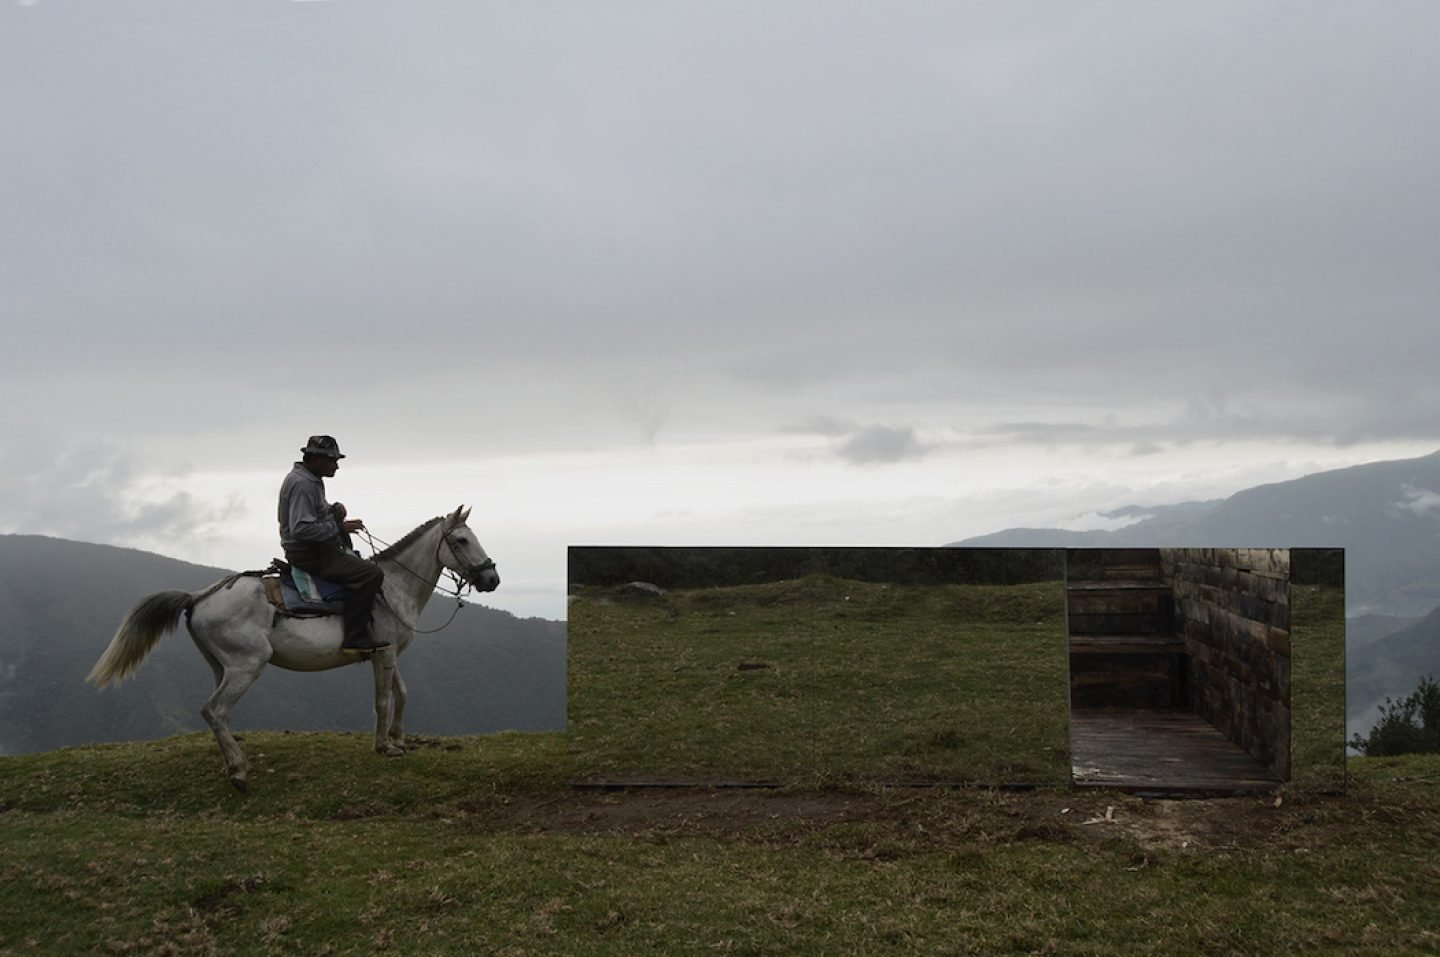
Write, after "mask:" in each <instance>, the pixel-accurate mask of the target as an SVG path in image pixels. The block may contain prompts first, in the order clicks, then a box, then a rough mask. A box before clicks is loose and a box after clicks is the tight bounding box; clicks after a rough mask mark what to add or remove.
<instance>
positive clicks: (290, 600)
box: [260, 558, 345, 618]
mask: <svg viewBox="0 0 1440 957" xmlns="http://www.w3.org/2000/svg"><path fill="white" fill-rule="evenodd" d="M270 572H273V574H269V573H267V574H265V575H264V576H262V577H261V579H260V582H261V584H262V585H264V586H265V597H266V598H268V599H269V600H270V604H272V605H274V606H275V607H276V608H277V609H279V610H280V611H281V612H283V613H284V614H287V615H292V616H294V617H297V618H313V617H317V616H320V615H338V614H340V613H341V612H342V611H344V610H345V602H344V598H345V588H344V587H343V586H341V585H337V584H335V583H334V582H329V581H326V580H325V579H323V578H316V577H315V576H314V575H311V574H309V573H307V572H305V571H304V570H303V569H299V568H296V567H295V566H293V565H291V564H290V563H289V562H286V561H282V560H281V559H278V558H277V559H275V560H274V561H272V562H271V563H270Z"/></svg>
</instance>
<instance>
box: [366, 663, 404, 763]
mask: <svg viewBox="0 0 1440 957" xmlns="http://www.w3.org/2000/svg"><path fill="white" fill-rule="evenodd" d="M370 663H371V664H372V665H373V666H374V669H375V750H376V751H378V752H379V753H381V754H383V755H385V756H387V757H392V758H397V757H399V756H400V755H402V754H404V753H405V749H404V748H402V747H400V746H398V745H396V744H394V743H392V742H391V741H390V740H389V735H390V714H391V709H392V708H393V706H394V703H395V694H394V688H395V646H394V645H391V646H390V647H389V648H385V649H383V650H381V651H378V652H376V653H375V655H374V657H372V658H371V659H370Z"/></svg>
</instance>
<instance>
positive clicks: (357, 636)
mask: <svg viewBox="0 0 1440 957" xmlns="http://www.w3.org/2000/svg"><path fill="white" fill-rule="evenodd" d="M285 560H286V561H288V562H289V563H290V564H292V565H295V566H297V567H298V568H300V569H301V570H302V571H306V572H309V573H310V574H311V575H314V576H315V577H317V578H323V579H325V580H326V581H332V582H334V583H335V584H337V585H342V586H344V588H345V611H344V615H343V617H344V620H345V644H347V645H355V644H364V643H365V635H366V631H367V629H368V628H369V627H370V615H371V612H372V611H373V610H374V608H375V598H376V596H378V595H379V594H380V585H381V584H382V583H383V582H384V581H385V573H384V572H383V571H381V570H380V567H379V566H378V565H375V564H374V563H372V562H367V561H366V560H365V559H363V558H360V557H359V556H358V555H352V554H350V553H349V552H346V551H343V550H341V549H340V548H339V547H338V546H335V545H311V544H308V543H307V544H301V545H289V546H286V548H285Z"/></svg>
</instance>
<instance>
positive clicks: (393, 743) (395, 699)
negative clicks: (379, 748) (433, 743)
mask: <svg viewBox="0 0 1440 957" xmlns="http://www.w3.org/2000/svg"><path fill="white" fill-rule="evenodd" d="M391 674H392V676H393V680H394V683H393V684H392V685H391V687H390V733H389V735H388V738H387V740H388V742H389V746H390V747H393V748H399V749H400V750H401V751H402V752H403V751H404V750H405V728H404V724H405V680H404V679H403V678H401V677H400V666H399V665H398V664H397V665H396V666H395V669H394V671H393V672H391Z"/></svg>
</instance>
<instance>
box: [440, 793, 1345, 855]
mask: <svg viewBox="0 0 1440 957" xmlns="http://www.w3.org/2000/svg"><path fill="white" fill-rule="evenodd" d="M1315 800H1316V799H1311V801H1310V802H1309V806H1307V807H1306V808H1300V807H1296V806H1294V805H1292V804H1290V803H1287V802H1285V801H1284V800H1279V801H1278V802H1277V799H1276V798H1274V797H1267V798H1253V797H1252V798H1215V799H1194V800H1160V799H1150V798H1139V797H1131V796H1127V795H1120V794H1115V793H1110V792H1098V793H1077V792H1074V791H1043V790H1042V791H1030V792H1001V791H981V790H973V789H961V790H957V789H948V788H914V789H889V790H883V791H874V792H860V793H846V792H832V791H819V792H807V791H785V790H773V791H772V790H763V789H739V788H733V789H732V788H704V787H695V788H688V787H687V788H639V789H632V790H617V791H594V790H572V791H565V792H558V793H549V794H543V795H498V796H495V797H492V798H486V799H483V800H477V801H466V802H461V803H460V804H459V805H457V806H456V811H457V812H458V813H457V820H458V822H459V823H461V824H462V825H463V826H466V827H471V828H475V829H477V830H482V831H517V830H518V831H523V832H532V833H563V834H585V835H652V836H709V837H722V838H727V839H733V840H744V841H753V842H760V843H767V844H769V843H795V842H806V841H812V840H814V839H816V837H817V836H821V835H824V834H825V833H827V832H834V831H836V830H845V829H846V828H847V826H848V829H849V830H854V829H856V828H859V829H863V830H864V831H865V832H866V833H870V834H874V835H880V834H887V835H890V836H891V837H892V838H895V839H901V840H903V842H905V843H907V844H910V845H915V846H917V849H918V847H919V846H924V847H927V848H930V849H934V848H937V847H945V846H950V845H959V844H974V843H981V844H986V843H991V844H993V843H1014V842H1020V841H1031V840H1039V841H1055V842H1084V841H1106V840H1116V839H1119V840H1128V841H1132V842H1134V843H1135V844H1137V845H1138V846H1139V847H1141V848H1142V849H1150V848H1156V849H1159V848H1167V849H1175V850H1182V851H1216V850H1226V849H1237V848H1255V847H1265V846H1273V845H1275V844H1277V843H1284V844H1286V845H1295V844H1303V843H1304V838H1303V833H1304V830H1305V825H1306V824H1307V823H1308V822H1309V821H1310V820H1312V819H1313V815H1314V813H1315V808H1314V806H1313V804H1314V801H1315ZM1318 800H1321V801H1325V800H1343V798H1331V799H1325V798H1321V799H1318Z"/></svg>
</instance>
